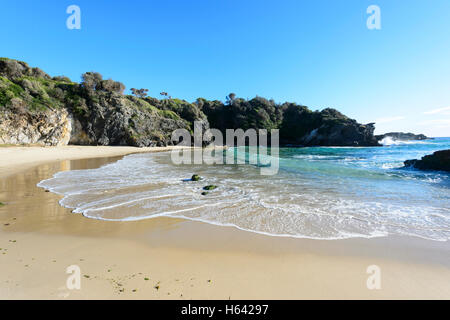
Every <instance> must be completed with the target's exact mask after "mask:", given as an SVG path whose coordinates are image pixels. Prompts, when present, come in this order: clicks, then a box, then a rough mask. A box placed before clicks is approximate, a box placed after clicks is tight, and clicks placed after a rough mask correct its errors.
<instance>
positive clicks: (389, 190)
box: [39, 138, 450, 241]
mask: <svg viewBox="0 0 450 320" xmlns="http://www.w3.org/2000/svg"><path fill="white" fill-rule="evenodd" d="M384 142H385V143H387V144H389V145H385V146H383V147H370V148H369V147H368V148H341V147H314V148H281V149H280V152H279V171H278V173H277V174H276V175H273V176H262V175H261V174H260V167H258V166H256V165H251V164H241V165H237V164H226V165H175V164H173V162H172V161H171V157H170V153H154V154H136V155H130V156H126V157H124V158H123V159H122V160H120V161H118V162H116V163H112V164H109V165H106V166H104V167H101V168H98V169H92V170H78V171H67V172H60V173H58V174H56V175H55V177H54V178H52V179H49V180H45V181H42V182H41V183H40V184H39V186H41V187H44V188H48V189H50V190H52V191H54V192H57V193H59V194H62V195H64V199H63V200H62V201H61V204H62V205H64V206H66V207H70V208H73V209H74V212H76V213H82V214H83V215H85V216H86V217H89V218H94V219H104V220H113V221H115V220H119V221H122V220H139V219H148V218H154V217H158V216H168V217H178V218H184V219H190V220H197V221H203V222H206V223H211V224H216V225H223V226H234V227H237V228H240V229H243V230H247V231H252V232H258V233H263V234H267V235H271V236H289V237H299V238H313V239H343V238H352V237H367V238H370V237H379V236H389V235H410V236H416V237H421V238H426V239H431V240H438V241H446V240H448V239H450V175H449V174H448V173H443V172H423V171H418V170H414V169H404V168H401V167H402V166H403V161H405V160H407V159H417V158H420V157H422V156H424V155H426V154H431V153H432V152H434V151H437V150H442V149H450V138H436V139H434V140H426V141H409V142H397V143H394V142H392V141H384ZM227 152H232V153H233V152H234V153H236V156H237V157H238V158H243V157H245V156H246V152H245V149H239V150H237V149H231V150H228V151H227ZM193 173H197V174H200V175H201V176H202V177H203V178H204V180H202V181H200V182H186V181H183V180H184V179H186V178H189V177H190V176H191V175H192V174H193ZM208 184H214V185H217V186H218V189H217V190H214V191H213V192H210V193H209V194H208V195H206V196H204V195H201V193H202V187H203V186H205V185H208Z"/></svg>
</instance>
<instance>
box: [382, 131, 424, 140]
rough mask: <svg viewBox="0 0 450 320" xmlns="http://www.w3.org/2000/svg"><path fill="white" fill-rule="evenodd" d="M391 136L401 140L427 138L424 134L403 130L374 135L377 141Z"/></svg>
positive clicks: (393, 138)
mask: <svg viewBox="0 0 450 320" xmlns="http://www.w3.org/2000/svg"><path fill="white" fill-rule="evenodd" d="M388 137H389V138H391V139H392V140H394V141H395V140H401V141H409V140H427V139H431V138H428V137H427V136H426V135H424V134H414V133H404V132H389V133H385V134H381V135H376V136H375V138H376V139H377V140H378V141H381V140H383V139H384V138H388Z"/></svg>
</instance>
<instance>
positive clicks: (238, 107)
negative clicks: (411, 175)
mask: <svg viewBox="0 0 450 320" xmlns="http://www.w3.org/2000/svg"><path fill="white" fill-rule="evenodd" d="M124 90H125V86H124V85H123V84H122V83H120V82H117V81H113V80H110V79H109V80H104V79H103V77H102V76H101V75H100V74H99V73H96V72H87V73H85V74H83V75H82V81H81V83H76V82H72V81H71V80H70V79H69V78H67V77H63V76H57V77H51V76H49V75H48V74H46V73H45V72H44V71H42V70H41V69H39V68H32V67H30V66H28V64H26V63H25V62H21V61H16V60H11V59H7V58H0V144H41V145H64V144H67V143H71V144H82V145H131V146H140V147H141V146H162V145H169V144H171V143H172V142H171V135H172V132H173V131H174V130H175V129H186V130H188V131H190V132H192V131H193V127H194V122H195V121H200V123H201V124H202V129H203V131H206V130H207V129H208V128H209V127H210V126H211V127H212V128H217V129H219V130H222V131H223V133H225V130H226V129H243V130H247V129H250V128H251V129H267V130H268V131H269V132H270V130H271V129H280V143H281V144H282V145H297V146H316V145H323V146H377V145H378V142H377V139H376V138H375V137H374V135H373V132H374V125H373V124H366V125H364V124H359V123H358V122H357V121H356V120H353V119H350V118H348V117H347V116H345V115H343V114H342V113H340V112H338V111H337V110H335V109H330V108H328V109H324V110H323V111H311V110H310V109H308V108H307V107H306V106H302V105H297V104H295V103H283V104H277V103H275V102H274V101H273V100H267V99H264V98H261V97H255V98H253V99H251V100H245V99H241V98H236V97H235V95H234V94H230V95H229V96H228V97H227V102H226V103H223V102H221V101H218V100H214V101H209V100H206V99H203V98H199V99H197V101H196V102H194V103H189V102H187V101H184V100H180V99H172V98H171V97H169V96H168V94H167V93H162V94H163V95H164V96H165V98H164V99H161V100H159V99H156V98H151V97H147V94H146V92H147V91H148V90H146V89H132V92H133V94H134V95H126V94H124Z"/></svg>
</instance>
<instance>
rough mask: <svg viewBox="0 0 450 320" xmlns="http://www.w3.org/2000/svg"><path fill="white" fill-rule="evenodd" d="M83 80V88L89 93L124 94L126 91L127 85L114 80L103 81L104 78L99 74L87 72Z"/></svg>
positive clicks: (82, 77)
mask: <svg viewBox="0 0 450 320" xmlns="http://www.w3.org/2000/svg"><path fill="white" fill-rule="evenodd" d="M81 79H82V81H81V86H82V87H83V88H85V89H86V90H87V92H89V93H92V92H94V91H106V92H116V93H120V94H122V93H123V92H124V90H125V85H124V84H123V83H122V82H119V81H114V80H112V79H108V80H103V76H102V75H101V74H100V73H98V72H86V73H84V74H83V75H82V76H81Z"/></svg>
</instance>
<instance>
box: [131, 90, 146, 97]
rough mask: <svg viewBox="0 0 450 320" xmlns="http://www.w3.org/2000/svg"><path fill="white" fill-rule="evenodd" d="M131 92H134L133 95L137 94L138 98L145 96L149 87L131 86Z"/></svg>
mask: <svg viewBox="0 0 450 320" xmlns="http://www.w3.org/2000/svg"><path fill="white" fill-rule="evenodd" d="M131 92H132V93H133V95H135V96H136V97H138V98H145V97H146V96H147V92H148V89H144V88H142V89H136V88H131Z"/></svg>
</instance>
